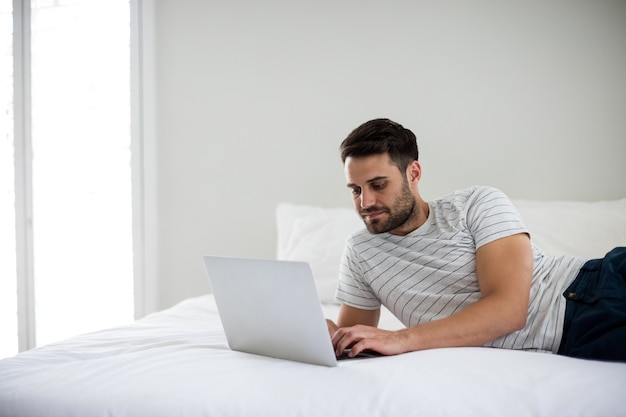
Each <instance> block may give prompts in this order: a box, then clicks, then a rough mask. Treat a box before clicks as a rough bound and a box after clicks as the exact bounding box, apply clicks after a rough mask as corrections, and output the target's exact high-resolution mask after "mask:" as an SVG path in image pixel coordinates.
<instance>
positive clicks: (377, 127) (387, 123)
mask: <svg viewBox="0 0 626 417" xmlns="http://www.w3.org/2000/svg"><path fill="white" fill-rule="evenodd" d="M340 150H341V160H342V161H343V162H344V163H345V162H346V159H347V158H348V157H349V156H351V157H361V156H370V155H376V154H381V153H385V152H386V153H388V154H389V158H390V159H391V161H392V162H393V164H394V165H396V166H397V167H398V169H400V172H404V171H405V170H406V168H407V167H408V166H409V164H410V163H411V162H413V161H417V160H418V157H419V151H418V149H417V138H416V137H415V135H414V134H413V132H411V131H410V130H409V129H405V128H404V127H403V126H402V125H401V124H399V123H396V122H394V121H391V120H389V119H374V120H370V121H369V122H365V123H363V124H362V125H361V126H359V127H357V128H356V129H354V130H353V131H352V133H350V134H349V135H348V137H347V138H346V139H344V141H343V142H341V146H340Z"/></svg>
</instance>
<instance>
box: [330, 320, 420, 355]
mask: <svg viewBox="0 0 626 417" xmlns="http://www.w3.org/2000/svg"><path fill="white" fill-rule="evenodd" d="M331 323H332V322H331ZM333 324H334V323H333ZM335 327H336V326H335ZM329 330H330V326H329ZM332 342H333V346H334V347H335V354H336V355H337V356H339V355H341V354H342V353H343V352H344V351H345V350H346V349H348V348H350V353H349V356H350V357H354V356H356V355H358V354H359V353H361V352H363V351H364V350H373V351H375V352H378V353H380V354H383V355H397V354H400V353H404V352H407V351H408V346H407V345H406V342H407V338H406V337H405V332H404V330H398V331H389V330H382V329H379V328H377V327H372V326H365V325H362V324H357V325H355V326H352V327H342V328H339V329H337V330H336V331H335V333H334V334H333V335H332Z"/></svg>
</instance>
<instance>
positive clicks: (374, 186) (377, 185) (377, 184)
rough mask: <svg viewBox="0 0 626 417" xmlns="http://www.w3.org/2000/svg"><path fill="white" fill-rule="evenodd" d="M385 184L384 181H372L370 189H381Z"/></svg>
mask: <svg viewBox="0 0 626 417" xmlns="http://www.w3.org/2000/svg"><path fill="white" fill-rule="evenodd" d="M385 185H387V184H386V183H384V182H374V183H372V189H374V190H382V189H383V188H385Z"/></svg>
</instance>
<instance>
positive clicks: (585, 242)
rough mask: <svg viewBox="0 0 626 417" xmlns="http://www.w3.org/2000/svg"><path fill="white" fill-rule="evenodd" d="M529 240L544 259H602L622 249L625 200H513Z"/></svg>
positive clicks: (625, 236)
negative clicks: (552, 257) (554, 256)
mask: <svg viewBox="0 0 626 417" xmlns="http://www.w3.org/2000/svg"><path fill="white" fill-rule="evenodd" d="M513 204H515V207H517V209H518V211H519V213H520V215H521V216H522V219H523V221H524V224H525V225H526V227H527V228H528V230H529V231H530V234H531V239H532V240H533V242H534V243H535V245H537V246H538V247H539V248H541V249H542V250H543V251H544V252H545V253H546V254H547V255H574V256H580V257H582V258H585V259H593V258H602V257H603V256H604V255H605V254H606V253H607V252H608V251H609V250H611V249H613V248H614V247H617V246H626V198H625V199H621V200H614V201H593V202H581V201H527V200H514V201H513Z"/></svg>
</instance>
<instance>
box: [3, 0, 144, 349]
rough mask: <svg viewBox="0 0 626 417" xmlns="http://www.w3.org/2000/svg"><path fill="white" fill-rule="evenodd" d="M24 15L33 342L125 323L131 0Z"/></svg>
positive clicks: (9, 242) (6, 143)
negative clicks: (26, 17)
mask: <svg viewBox="0 0 626 417" xmlns="http://www.w3.org/2000/svg"><path fill="white" fill-rule="evenodd" d="M12 3H13V2H12V1H11V0H0V4H1V8H0V19H1V21H0V47H1V48H2V49H1V50H0V59H1V61H0V89H1V90H0V92H1V93H0V98H1V102H0V110H1V111H2V114H0V135H1V136H0V357H4V356H9V355H12V354H15V353H17V352H16V351H17V340H18V338H17V333H18V329H17V319H16V318H17V301H16V300H17V294H16V293H17V284H16V282H17V281H18V279H20V278H19V277H16V272H15V270H16V261H15V259H16V243H15V242H16V236H15V234H16V232H15V230H16V227H15V221H16V220H15V188H14V187H15V185H14V183H15V177H14V166H15V165H14V158H15V156H14V152H13V146H14V139H13V135H14V132H13V116H12V115H13V111H12V106H13V95H14V92H13V89H12V83H13V78H12V74H13V73H12V68H13V57H12V39H11V37H12V17H11V14H12V13H11V9H12ZM30 14H31V21H30V26H31V31H30V38H31V47H30V51H31V55H30V58H31V73H30V75H31V96H30V111H31V118H30V119H31V129H32V136H31V141H32V175H30V176H29V175H27V177H30V178H27V181H28V180H30V181H32V231H33V260H32V262H33V275H34V310H35V318H34V322H35V336H36V337H35V338H36V343H37V345H38V346H40V345H44V344H48V343H51V342H55V341H58V340H61V339H64V338H67V337H71V336H75V335H77V334H82V333H86V332H91V331H96V330H100V329H103V328H107V327H112V326H116V325H120V324H123V323H128V322H131V321H132V320H133V316H134V297H133V242H132V224H131V222H132V205H131V204H132V203H131V165H130V164H131V139H130V129H131V127H130V6H129V2H128V0H32V1H31V10H30ZM18 230H19V228H18Z"/></svg>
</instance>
